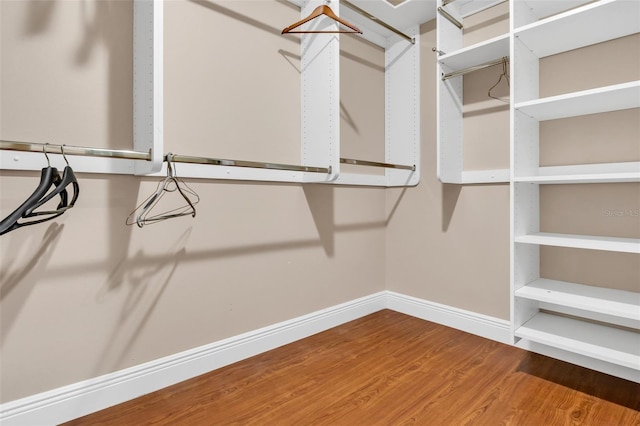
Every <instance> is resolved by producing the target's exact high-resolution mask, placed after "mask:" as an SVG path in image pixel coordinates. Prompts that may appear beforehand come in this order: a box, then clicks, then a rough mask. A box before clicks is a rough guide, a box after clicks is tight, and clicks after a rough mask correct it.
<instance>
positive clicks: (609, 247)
mask: <svg viewBox="0 0 640 426" xmlns="http://www.w3.org/2000/svg"><path fill="white" fill-rule="evenodd" d="M515 242H516V243H523V244H539V245H543V246H556V247H570V248H578V249H586V250H604V251H615V252H622V253H637V254H640V239H637V238H616V237H599V236H591V235H572V234H553V233H548V232H539V233H536V234H529V235H521V236H519V237H516V238H515Z"/></svg>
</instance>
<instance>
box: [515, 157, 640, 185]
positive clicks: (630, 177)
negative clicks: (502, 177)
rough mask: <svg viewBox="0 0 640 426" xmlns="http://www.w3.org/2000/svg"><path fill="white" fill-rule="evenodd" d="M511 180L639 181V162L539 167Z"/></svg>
mask: <svg viewBox="0 0 640 426" xmlns="http://www.w3.org/2000/svg"><path fill="white" fill-rule="evenodd" d="M513 180H514V182H525V183H526V182H528V183H539V184H573V183H578V184H579V183H624V182H640V162H626V163H602V164H580V165H574V166H550V167H540V168H539V169H538V173H537V174H536V175H531V176H516V177H514V179H513Z"/></svg>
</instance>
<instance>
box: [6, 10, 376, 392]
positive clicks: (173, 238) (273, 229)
mask: <svg viewBox="0 0 640 426" xmlns="http://www.w3.org/2000/svg"><path fill="white" fill-rule="evenodd" d="M0 8H1V9H0V10H1V17H2V22H1V25H0V27H1V30H2V58H1V59H2V105H1V107H2V112H3V115H2V121H1V123H0V124H1V130H0V137H1V138H2V139H10V140H26V141H35V142H52V143H66V144H71V145H80V146H96V147H108V148H130V147H131V146H132V119H131V115H132V59H131V56H132V49H131V43H132V42H131V40H132V38H131V37H132V31H131V26H132V3H131V2H124V1H119V0H117V1H110V2H106V1H98V2H85V1H59V2H53V1H41V2H39V1H28V2H0ZM165 8H166V10H165V26H166V33H165V44H166V46H165V96H166V98H165V127H164V130H165V142H166V151H169V150H171V151H173V152H177V153H183V154H192V155H203V156H207V155H210V156H216V157H223V158H224V157H230V158H238V159H248V160H252V159H253V160H259V161H275V162H289V163H298V162H299V158H300V147H299V141H300V78H299V62H300V61H299V38H298V36H293V35H292V36H286V37H283V36H281V35H280V29H281V28H284V27H285V26H287V25H289V24H290V23H292V22H295V21H296V20H298V19H299V17H300V15H299V9H298V8H296V7H294V6H292V5H291V4H289V3H288V2H284V1H282V2H281V1H248V2H237V1H222V2H220V1H216V2H209V1H199V0H194V1H181V2H165ZM345 44H348V43H345ZM348 45H351V46H352V47H353V50H354V51H351V48H349V47H347V48H346V49H347V50H346V51H345V53H344V55H351V56H352V57H355V58H357V57H358V55H360V53H362V52H364V55H365V59H366V61H367V63H365V64H364V65H363V64H362V63H356V64H357V66H355V65H354V66H351V65H353V64H350V63H349V61H346V62H347V63H346V64H345V67H344V68H345V69H344V73H343V78H344V79H345V80H347V81H348V80H349V79H355V78H358V77H357V75H359V74H358V73H360V72H363V67H366V70H367V72H368V73H371V74H381V75H382V72H383V71H382V67H383V64H384V62H383V56H382V55H380V54H379V52H376V51H370V50H371V46H367V45H363V44H362V43H361V42H354V43H351V44H348ZM378 60H380V62H379V63H376V61H378ZM350 62H354V61H350ZM354 74H356V76H354ZM377 81H383V78H382V77H379V78H378V79H375V80H374V83H376V82H377ZM359 84H360V85H361V86H362V85H363V84H366V82H362V81H359ZM383 90H384V86H381V87H378V85H377V84H375V85H374V87H371V88H369V91H370V92H371V93H373V94H374V95H373V96H377V97H380V93H383ZM350 96H354V94H349V93H347V94H346V98H345V99H344V102H343V104H344V107H343V116H344V117H345V118H343V126H344V125H346V124H344V120H346V118H347V117H348V118H349V120H351V125H352V126H355V127H356V128H359V129H368V122H367V120H370V119H371V117H370V116H369V114H367V111H369V113H370V114H373V116H374V117H378V116H379V115H380V114H383V113H381V112H379V111H377V109H376V108H378V103H377V102H376V103H373V105H372V106H371V108H369V110H367V108H368V107H367V105H366V104H363V102H361V101H360V100H359V99H350ZM379 107H380V108H383V104H380V105H379ZM355 109H357V111H356V110H355ZM374 119H375V120H377V118H374ZM358 149H359V151H358V153H359V154H362V155H365V154H368V155H371V156H375V155H377V154H378V151H376V150H373V151H372V152H371V153H369V152H368V150H367V148H366V146H365V147H364V148H363V147H362V146H360V147H358ZM74 159H77V157H70V158H69V161H70V163H71V165H72V166H73V162H74ZM52 161H53V163H54V165H56V166H58V167H62V166H63V164H64V162H63V161H62V159H61V158H59V157H58V156H52ZM45 164H46V162H45V159H44V157H43V166H44V165H45ZM177 170H178V175H179V172H180V166H179V165H178V166H177ZM38 179H39V173H38V172H29V171H21V172H17V171H13V172H12V171H2V172H0V186H1V190H2V197H1V201H0V215H1V216H2V217H4V216H6V215H7V214H8V213H9V212H10V211H12V210H13V209H14V208H15V207H17V206H18V205H19V204H20V203H21V202H22V201H23V200H24V199H25V198H26V196H27V195H29V194H30V193H31V191H32V190H33V189H34V188H35V187H36V185H37V183H38ZM79 182H80V185H81V193H80V198H79V200H78V202H77V204H76V207H74V208H73V210H71V211H69V212H67V213H65V214H64V215H63V216H61V217H60V218H59V219H58V220H55V221H51V222H47V223H44V224H41V225H37V226H30V227H25V228H22V229H18V230H16V231H13V232H11V233H8V234H6V235H3V236H2V237H1V238H0V250H1V265H0V280H1V292H0V315H1V319H2V322H1V326H0V327H1V328H0V331H1V339H2V361H1V368H0V374H1V377H0V394H1V395H0V399H1V401H2V402H7V401H11V400H15V399H18V398H22V397H26V396H29V395H33V394H36V393H39V392H43V391H46V390H50V389H53V388H57V387H59V386H64V385H68V384H72V383H76V382H78V381H81V380H84V379H88V378H92V377H96V376H99V375H101V374H105V373H108V372H112V371H117V370H120V369H123V368H126V367H129V366H133V365H137V364H140V363H143V362H146V361H150V360H154V359H157V358H160V357H163V356H167V355H171V354H175V353H178V352H181V351H183V350H187V349H190V348H194V347H197V346H200V345H204V344H209V343H211V342H215V341H217V340H220V339H224V338H227V337H230V336H234V335H237V334H240V333H243V332H247V331H251V330H255V329H257V328H260V327H264V326H268V325H270V324H274V323H277V322H280V321H284V320H287V319H290V318H294V317H297V316H300V315H304V314H307V313H309V312H313V311H316V310H319V309H323V308H326V307H329V306H334V305H336V304H339V303H342V302H346V301H350V300H353V299H356V298H359V297H362V296H366V295H370V294H373V293H375V292H378V291H381V290H383V289H384V279H385V272H384V270H385V262H384V254H385V253H384V245H385V243H384V240H385V224H386V216H385V210H384V204H385V194H384V190H383V189H370V188H364V189H363V188H344V187H340V188H336V187H331V186H319V185H309V186H304V187H302V186H300V185H285V184H266V183H251V182H244V183H236V182H216V181H207V180H189V181H188V182H187V183H188V184H189V186H191V187H192V188H193V189H194V190H195V191H196V192H197V193H198V194H199V196H200V199H201V201H200V203H199V204H198V205H197V206H196V208H197V215H196V217H195V218H193V219H192V218H190V217H182V218H177V219H174V220H170V221H165V222H161V223H159V224H155V225H150V226H145V227H144V228H143V229H139V228H137V227H128V226H125V218H126V217H127V215H128V214H129V213H130V212H131V211H132V210H133V209H134V208H135V207H136V206H137V205H138V203H140V202H141V201H142V200H143V199H145V198H146V197H147V196H148V195H149V194H150V193H151V192H153V191H154V190H155V188H156V184H157V182H158V179H157V178H140V177H133V176H121V175H120V176H117V175H93V174H80V175H79Z"/></svg>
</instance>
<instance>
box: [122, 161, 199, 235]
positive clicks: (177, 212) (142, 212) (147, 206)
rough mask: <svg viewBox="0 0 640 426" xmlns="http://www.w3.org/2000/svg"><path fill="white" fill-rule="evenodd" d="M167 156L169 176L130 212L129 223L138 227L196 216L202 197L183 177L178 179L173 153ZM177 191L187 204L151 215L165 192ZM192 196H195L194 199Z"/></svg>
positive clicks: (127, 221)
mask: <svg viewBox="0 0 640 426" xmlns="http://www.w3.org/2000/svg"><path fill="white" fill-rule="evenodd" d="M165 158H166V161H167V177H166V178H164V180H162V181H161V182H160V183H159V184H158V187H157V188H156V191H155V192H154V193H153V194H151V195H150V196H149V197H148V198H147V199H146V200H144V201H143V202H142V203H141V204H140V205H139V206H138V207H136V209H135V210H134V211H132V212H131V213H130V214H129V216H128V217H127V220H126V221H125V223H126V224H127V225H133V224H134V223H135V224H136V225H138V227H140V228H142V227H143V226H144V225H150V224H152V223H156V222H160V221H163V220H166V219H171V218H174V217H180V216H191V217H195V216H196V208H195V205H196V204H198V202H199V201H200V197H199V196H198V194H197V193H196V192H195V191H194V190H193V189H191V188H189V186H188V185H187V184H186V183H184V182H183V181H182V180H181V179H178V177H177V176H176V174H175V171H174V167H172V166H171V162H172V161H173V154H171V153H168V154H167V155H166V157H165ZM176 191H177V192H178V193H179V194H180V195H181V196H182V198H183V199H184V201H185V202H186V204H185V205H182V206H181V207H177V208H173V209H170V210H167V211H164V212H162V213H158V214H155V215H150V213H151V211H152V210H153V208H154V207H156V206H157V205H158V202H159V201H160V199H161V198H162V197H163V196H164V195H165V194H167V193H171V192H176ZM190 197H193V199H192V198H190ZM136 212H137V213H138V214H137V216H135V214H136ZM134 216H135V219H134Z"/></svg>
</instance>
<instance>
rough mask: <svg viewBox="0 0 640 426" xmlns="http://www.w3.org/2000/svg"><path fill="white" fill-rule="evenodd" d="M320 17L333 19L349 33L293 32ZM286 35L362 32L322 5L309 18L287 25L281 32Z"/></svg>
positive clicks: (339, 31)
mask: <svg viewBox="0 0 640 426" xmlns="http://www.w3.org/2000/svg"><path fill="white" fill-rule="evenodd" d="M321 15H325V16H328V17H329V18H331V19H333V20H334V21H336V22H338V23H340V24H342V25H344V26H345V27H347V28H349V29H350V30H351V31H345V30H337V31H320V30H308V31H307V30H298V31H293V30H294V29H295V28H298V27H299V26H300V25H302V24H305V23H307V22H309V21H311V20H312V19H316V18H317V17H319V16H321ZM287 33H299V34H307V33H320V34H322V33H348V34H362V31H360V29H359V28H358V27H356V26H355V25H353V24H351V23H349V22H347V21H345V20H344V19H342V18H340V17H339V16H337V15H336V14H335V13H334V12H333V10H331V8H330V7H329V6H327V5H322V6H318V7H316V8H315V9H314V10H313V12H311V14H310V15H309V16H307V17H306V18H304V19H302V20H300V21H298V22H296V23H295V24H292V25H289V26H288V27H287V28H285V29H284V30H282V34H287Z"/></svg>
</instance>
